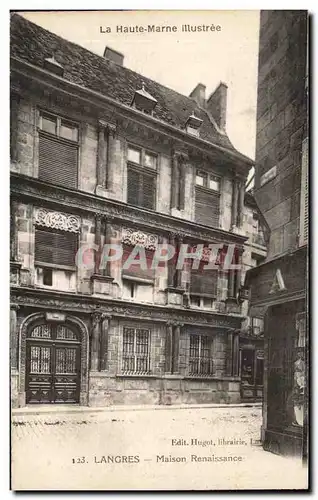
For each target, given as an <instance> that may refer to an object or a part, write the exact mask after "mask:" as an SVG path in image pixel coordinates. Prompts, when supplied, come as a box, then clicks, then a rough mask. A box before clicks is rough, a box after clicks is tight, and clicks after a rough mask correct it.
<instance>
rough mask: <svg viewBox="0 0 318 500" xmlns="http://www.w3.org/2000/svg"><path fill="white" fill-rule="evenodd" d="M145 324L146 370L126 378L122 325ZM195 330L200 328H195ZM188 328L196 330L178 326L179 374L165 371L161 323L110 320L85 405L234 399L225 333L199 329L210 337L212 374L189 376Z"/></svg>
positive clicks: (234, 382)
mask: <svg viewBox="0 0 318 500" xmlns="http://www.w3.org/2000/svg"><path fill="white" fill-rule="evenodd" d="M136 325H138V326H142V327H143V328H149V329H150V331H151V374H149V375H143V376H127V375H123V374H122V371H121V360H122V353H123V345H122V338H123V328H124V327H125V326H129V327H135V326H136ZM199 330H200V329H199ZM191 332H196V333H198V328H195V327H190V326H189V327H182V329H181V335H180V345H179V349H180V350H179V372H178V373H177V374H170V373H165V336H166V326H165V325H164V324H160V323H154V324H151V323H147V322H142V323H140V324H138V323H136V322H135V321H133V320H132V321H129V322H128V321H123V320H118V319H112V320H111V325H110V331H109V337H108V341H109V349H108V361H107V370H106V371H102V372H94V373H91V374H90V383H89V387H90V391H89V404H90V406H108V405H116V404H117V405H120V404H135V405H137V404H163V405H170V404H196V403H197V404H205V403H237V402H239V400H240V392H239V389H240V387H239V386H240V384H239V381H238V380H235V379H229V378H228V377H226V376H225V364H226V363H225V361H226V342H227V337H226V334H223V333H220V332H218V331H216V332H213V331H212V330H210V331H208V330H204V329H202V333H206V334H209V335H211V337H212V339H213V343H212V346H213V347H212V349H213V355H212V358H213V367H214V368H213V376H212V377H208V378H202V377H201V378H200V377H194V376H189V373H188V367H189V359H188V356H189V346H190V337H189V334H190V333H191Z"/></svg>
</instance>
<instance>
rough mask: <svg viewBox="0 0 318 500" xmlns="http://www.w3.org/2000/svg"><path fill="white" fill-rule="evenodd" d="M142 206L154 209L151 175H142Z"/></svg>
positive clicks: (153, 180)
mask: <svg viewBox="0 0 318 500" xmlns="http://www.w3.org/2000/svg"><path fill="white" fill-rule="evenodd" d="M142 206H143V207H144V208H150V209H152V210H153V209H154V208H155V177H154V176H153V175H151V174H146V173H143V174H142Z"/></svg>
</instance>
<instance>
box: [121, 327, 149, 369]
mask: <svg viewBox="0 0 318 500" xmlns="http://www.w3.org/2000/svg"><path fill="white" fill-rule="evenodd" d="M122 371H123V373H125V374H140V375H143V374H146V373H149V372H150V331H149V330H146V329H143V328H124V333H123V365H122Z"/></svg>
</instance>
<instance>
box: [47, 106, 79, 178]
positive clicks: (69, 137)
mask: <svg viewBox="0 0 318 500" xmlns="http://www.w3.org/2000/svg"><path fill="white" fill-rule="evenodd" d="M78 133H79V130H78V126H77V125H76V124H75V123H74V122H72V121H70V120H66V119H64V118H61V117H58V116H55V115H53V114H50V113H46V112H41V114H40V122H39V179H41V180H44V181H46V182H52V183H54V184H60V185H62V186H65V187H69V188H77V182H78Z"/></svg>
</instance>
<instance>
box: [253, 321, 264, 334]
mask: <svg viewBox="0 0 318 500" xmlns="http://www.w3.org/2000/svg"><path fill="white" fill-rule="evenodd" d="M252 330H253V334H254V335H260V334H261V333H263V332H264V319H263V318H252Z"/></svg>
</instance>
